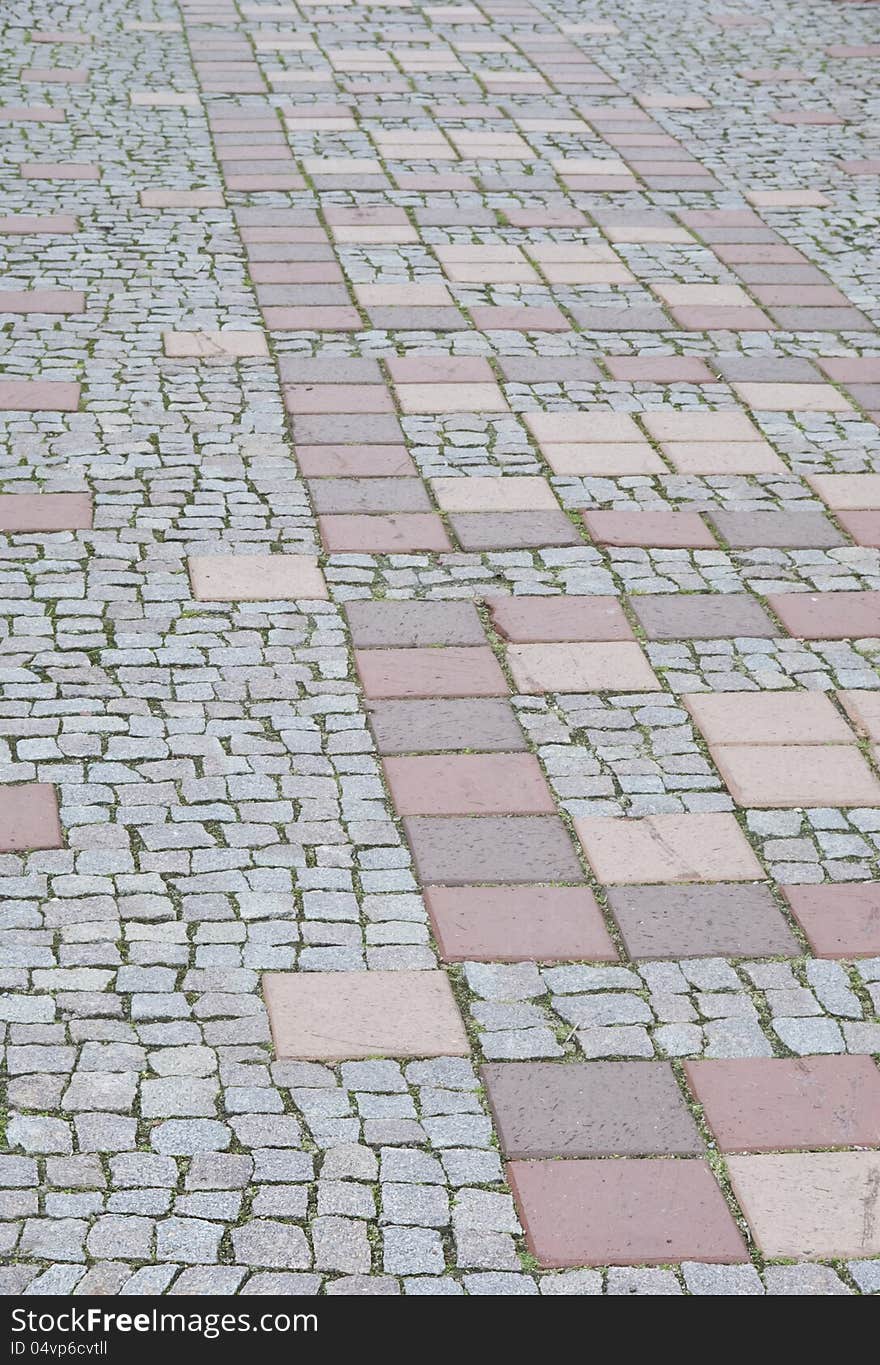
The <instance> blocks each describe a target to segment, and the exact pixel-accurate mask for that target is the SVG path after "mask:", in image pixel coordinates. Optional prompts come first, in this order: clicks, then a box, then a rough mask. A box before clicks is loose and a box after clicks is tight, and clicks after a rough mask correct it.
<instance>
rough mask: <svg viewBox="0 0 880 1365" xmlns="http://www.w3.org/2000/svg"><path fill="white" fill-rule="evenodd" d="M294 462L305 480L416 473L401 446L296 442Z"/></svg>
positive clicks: (370, 477)
mask: <svg viewBox="0 0 880 1365" xmlns="http://www.w3.org/2000/svg"><path fill="white" fill-rule="evenodd" d="M296 461H297V464H298V465H299V468H300V473H301V474H302V475H303V476H304V477H305V478H307V479H340V478H345V479H388V478H407V477H408V476H410V475H415V474H417V473H418V470H417V468H416V466H415V465H414V464H413V462H412V459H411V458H410V456H409V453H408V452H407V449H406V446H401V445H363V446H356V445H340V446H333V445H326V446H323V445H298V446H297V447H296Z"/></svg>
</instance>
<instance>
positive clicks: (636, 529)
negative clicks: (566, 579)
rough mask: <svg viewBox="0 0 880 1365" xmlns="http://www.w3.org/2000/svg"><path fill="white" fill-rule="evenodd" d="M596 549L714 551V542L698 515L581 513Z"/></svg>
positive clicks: (694, 513)
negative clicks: (642, 548) (625, 547)
mask: <svg viewBox="0 0 880 1365" xmlns="http://www.w3.org/2000/svg"><path fill="white" fill-rule="evenodd" d="M581 516H582V517H583V519H584V524H585V526H586V528H587V530H588V531H589V533H590V539H591V540H593V541H594V542H595V543H596V544H597V545H644V546H648V547H651V548H653V549H695V550H714V549H715V548H716V544H717V542H716V540H715V537H714V536H713V534H712V532H711V531H710V530H709V528H708V526H707V525H706V523H705V522H704V521H703V518H702V517H701V516H700V514H699V512H594V511H589V512H582V513H581Z"/></svg>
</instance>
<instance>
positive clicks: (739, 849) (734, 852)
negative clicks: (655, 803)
mask: <svg viewBox="0 0 880 1365" xmlns="http://www.w3.org/2000/svg"><path fill="white" fill-rule="evenodd" d="M574 824H575V830H576V831H577V836H578V838H579V839H580V841H581V843H582V844H583V847H584V851H585V853H586V855H587V858H588V859H589V862H590V866H591V867H592V869H593V871H594V872H595V874H596V877H597V879H598V880H599V881H600V882H604V883H605V885H606V886H633V885H638V884H639V883H642V882H724V881H730V882H752V881H760V880H761V879H762V878H763V876H764V873H763V872H762V870H761V865H760V863H759V862H758V860H757V858H756V857H755V855H754V853H753V852H752V850H751V848H750V846H749V844H748V841H747V840H746V837H745V835H744V834H743V832H742V830H741V829H740V827H739V825H738V824H737V822H736V819H735V818H734V816H732V815H727V814H725V813H723V812H721V813H718V814H707V815H703V814H687V815H646V816H644V817H643V818H641V819H626V818H622V817H618V816H613V815H594V816H586V817H583V818H582V819H579V820H575V822H574Z"/></svg>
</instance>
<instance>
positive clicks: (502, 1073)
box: [482, 1061, 703, 1157]
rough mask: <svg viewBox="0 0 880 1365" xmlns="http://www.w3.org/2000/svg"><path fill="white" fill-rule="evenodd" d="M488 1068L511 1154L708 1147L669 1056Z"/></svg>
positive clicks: (692, 1151) (504, 1144)
mask: <svg viewBox="0 0 880 1365" xmlns="http://www.w3.org/2000/svg"><path fill="white" fill-rule="evenodd" d="M482 1074H483V1080H484V1082H485V1085H486V1090H487V1092H488V1095H489V1104H490V1105H491V1108H492V1114H493V1117H494V1119H495V1125H496V1127H497V1129H498V1136H499V1139H500V1142H501V1150H502V1151H503V1152H504V1155H505V1156H507V1157H593V1156H654V1155H661V1154H663V1155H670V1156H671V1155H675V1156H698V1155H699V1154H700V1153H701V1152H702V1151H703V1141H702V1139H701V1137H700V1134H699V1132H698V1130H697V1125H696V1123H695V1122H694V1120H693V1118H692V1117H691V1115H690V1112H689V1111H688V1107H687V1105H686V1103H685V1100H684V1097H683V1095H682V1093H681V1091H680V1090H679V1088H678V1085H677V1083H676V1080H675V1076H674V1075H673V1072H672V1067H671V1066H670V1064H669V1062H610V1061H595V1062H566V1063H564V1064H557V1063H555V1062H498V1063H492V1064H490V1065H488V1066H484V1067H483V1068H482Z"/></svg>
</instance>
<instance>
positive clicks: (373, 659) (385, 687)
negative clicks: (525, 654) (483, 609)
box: [354, 646, 509, 697]
mask: <svg viewBox="0 0 880 1365" xmlns="http://www.w3.org/2000/svg"><path fill="white" fill-rule="evenodd" d="M354 657H355V663H356V664H357V670H358V673H359V674H360V678H361V683H362V684H363V688H364V692H365V694H366V696H367V697H503V696H506V695H507V693H508V691H509V688H508V685H507V680H506V679H505V677H504V674H503V673H502V672H501V669H500V668H499V666H498V661H497V659H496V658H495V655H494V654H493V653H492V651H491V649H489V648H488V647H487V646H484V647H475V648H457V647H450V648H447V649H356V650H355V656H354Z"/></svg>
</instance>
